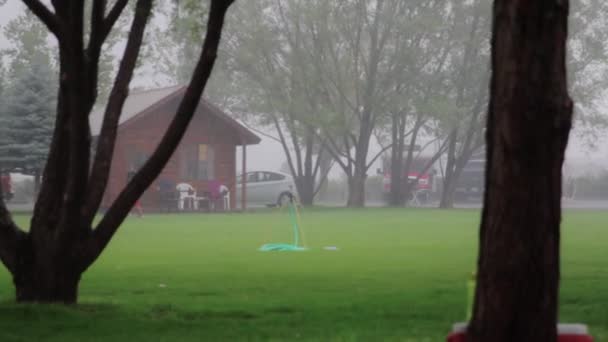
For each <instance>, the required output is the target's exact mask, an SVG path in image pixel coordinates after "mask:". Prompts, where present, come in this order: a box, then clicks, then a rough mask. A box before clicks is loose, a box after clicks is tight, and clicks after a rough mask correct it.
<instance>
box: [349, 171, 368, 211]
mask: <svg viewBox="0 0 608 342" xmlns="http://www.w3.org/2000/svg"><path fill="white" fill-rule="evenodd" d="M365 179H366V176H365V174H360V173H355V174H354V175H353V176H352V177H349V178H348V200H347V202H346V206H347V207H349V208H362V207H364V206H365Z"/></svg>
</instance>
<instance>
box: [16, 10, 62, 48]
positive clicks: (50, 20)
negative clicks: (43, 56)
mask: <svg viewBox="0 0 608 342" xmlns="http://www.w3.org/2000/svg"><path fill="white" fill-rule="evenodd" d="M22 1H23V3H24V4H25V5H26V6H27V8H29V9H30V11H32V13H34V14H35V15H36V16H37V17H38V19H40V21H42V22H43V23H44V25H46V27H47V28H48V29H49V31H51V33H53V34H54V35H55V37H57V39H58V40H61V39H62V37H61V32H60V31H61V25H62V24H61V22H60V21H59V18H58V17H57V15H56V14H55V13H53V12H51V10H50V9H49V8H48V7H46V6H45V5H44V4H43V3H42V2H40V1H39V0H22Z"/></svg>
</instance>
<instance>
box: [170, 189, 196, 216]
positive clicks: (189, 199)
mask: <svg viewBox="0 0 608 342" xmlns="http://www.w3.org/2000/svg"><path fill="white" fill-rule="evenodd" d="M175 190H176V191H177V193H178V202H177V208H178V209H179V210H180V211H183V210H185V209H186V207H188V209H190V210H192V209H194V210H196V209H198V203H197V200H196V190H195V189H194V187H193V186H192V185H190V184H188V183H179V184H177V186H176V187H175Z"/></svg>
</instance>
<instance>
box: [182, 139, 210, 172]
mask: <svg viewBox="0 0 608 342" xmlns="http://www.w3.org/2000/svg"><path fill="white" fill-rule="evenodd" d="M213 161H214V151H213V148H212V147H211V146H209V145H205V144H199V145H191V146H188V147H186V148H184V149H183V150H182V165H181V166H182V167H181V176H182V178H183V179H185V180H199V181H205V180H211V179H213V176H214V174H213Z"/></svg>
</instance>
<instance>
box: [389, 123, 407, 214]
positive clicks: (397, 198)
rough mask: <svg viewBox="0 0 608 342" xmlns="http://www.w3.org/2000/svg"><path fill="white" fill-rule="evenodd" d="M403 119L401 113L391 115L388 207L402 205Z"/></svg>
mask: <svg viewBox="0 0 608 342" xmlns="http://www.w3.org/2000/svg"><path fill="white" fill-rule="evenodd" d="M404 121H405V118H403V117H402V115H401V113H394V114H393V115H392V141H393V147H392V149H391V170H390V171H391V176H390V179H391V187H390V194H389V196H390V197H389V205H390V206H393V207H399V206H401V205H403V198H404V196H403V152H404V148H405V146H404V145H405V144H404V130H405V129H404V128H405V125H404V124H403V122H404Z"/></svg>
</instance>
